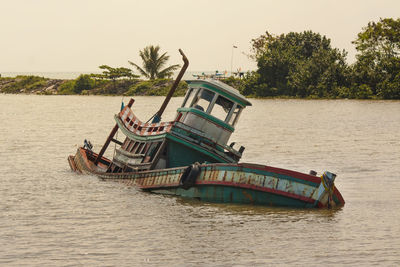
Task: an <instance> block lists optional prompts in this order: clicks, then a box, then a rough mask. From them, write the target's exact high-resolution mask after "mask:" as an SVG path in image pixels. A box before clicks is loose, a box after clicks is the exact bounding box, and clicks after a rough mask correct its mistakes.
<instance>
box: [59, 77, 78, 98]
mask: <svg viewBox="0 0 400 267" xmlns="http://www.w3.org/2000/svg"><path fill="white" fill-rule="evenodd" d="M74 88H75V80H67V81H65V82H64V83H62V84H61V85H60V87H58V94H59V95H75V94H76V93H75V91H74Z"/></svg>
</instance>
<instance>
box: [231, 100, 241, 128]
mask: <svg viewBox="0 0 400 267" xmlns="http://www.w3.org/2000/svg"><path fill="white" fill-rule="evenodd" d="M241 111H242V107H241V106H239V105H236V107H235V109H234V110H233V112H232V116H231V117H230V118H229V121H228V123H229V124H230V125H232V126H235V124H236V123H237V121H238V120H239V116H240V113H241Z"/></svg>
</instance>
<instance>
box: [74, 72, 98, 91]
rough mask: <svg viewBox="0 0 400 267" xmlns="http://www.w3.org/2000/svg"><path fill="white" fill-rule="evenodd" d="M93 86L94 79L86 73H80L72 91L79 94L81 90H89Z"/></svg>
mask: <svg viewBox="0 0 400 267" xmlns="http://www.w3.org/2000/svg"><path fill="white" fill-rule="evenodd" d="M93 87H94V80H93V79H92V78H91V77H90V75H87V74H81V75H79V77H78V78H76V80H75V83H74V92H75V93H76V94H80V93H81V92H82V91H83V90H87V91H88V90H91V89H93Z"/></svg>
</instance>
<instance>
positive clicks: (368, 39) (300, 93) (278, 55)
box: [227, 18, 400, 99]
mask: <svg viewBox="0 0 400 267" xmlns="http://www.w3.org/2000/svg"><path fill="white" fill-rule="evenodd" d="M352 43H353V44H354V45H355V48H356V50H357V55H356V62H355V63H354V64H351V65H349V64H347V62H346V57H347V52H346V51H345V50H339V49H337V48H333V47H332V45H331V41H330V39H328V38H327V37H326V36H322V35H321V34H319V33H314V32H312V31H304V32H300V33H299V32H290V33H288V34H281V35H278V36H275V35H272V34H270V33H269V32H266V33H265V34H263V35H261V36H259V37H258V38H256V39H253V40H252V41H251V45H252V51H251V54H250V57H251V58H252V59H254V60H255V61H256V62H257V70H256V71H253V72H248V73H247V74H246V75H245V78H244V79H242V80H240V81H238V80H237V79H228V80H227V82H229V83H231V84H235V85H236V86H237V87H239V90H240V91H241V92H242V93H243V94H244V95H248V96H254V97H276V96H288V97H299V98H358V99H371V98H376V99H400V57H399V52H400V19H396V20H395V19H392V18H385V19H380V20H379V21H378V22H370V23H368V25H367V26H366V27H364V28H363V29H362V31H361V32H360V33H358V35H357V38H356V39H355V40H354V41H353V42H352Z"/></svg>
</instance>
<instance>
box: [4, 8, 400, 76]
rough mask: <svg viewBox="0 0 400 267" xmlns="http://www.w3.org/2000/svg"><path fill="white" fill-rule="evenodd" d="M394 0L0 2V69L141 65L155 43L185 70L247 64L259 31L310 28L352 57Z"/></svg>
mask: <svg viewBox="0 0 400 267" xmlns="http://www.w3.org/2000/svg"><path fill="white" fill-rule="evenodd" d="M399 15H400V0H376V1H372V0H346V1H341V0H335V1H324V0H307V1H306V0H303V1H300V0H293V1H289V0H274V1H267V0H264V1H258V0H247V1H235V0H229V1H225V0H220V1H218V0H213V1H208V0H196V1H190V0H181V1H179V0H164V1H156V0H152V1H134V0H130V1H128V0H107V1H106V0H0V38H1V39H0V72H49V71H55V72H58V71H76V72H80V71H88V72H90V71H96V70H98V68H97V67H98V66H99V65H102V64H107V65H110V66H114V67H119V66H125V67H129V66H130V65H129V64H128V62H127V61H128V60H131V61H134V62H137V63H141V61H140V58H139V55H138V52H139V50H140V49H142V48H143V47H145V46H147V45H150V44H153V45H160V46H161V49H162V50H163V51H166V52H168V54H169V55H170V56H171V60H170V63H171V64H173V63H174V64H176V63H179V64H181V58H180V55H179V53H178V48H182V49H183V50H184V51H185V53H186V55H187V57H188V58H189V61H190V67H189V70H190V71H199V70H220V71H223V70H228V71H229V70H230V66H231V57H232V56H231V54H232V44H235V45H236V46H237V47H238V48H237V49H235V50H234V56H233V66H234V69H236V68H238V67H241V68H242V69H244V70H246V69H254V68H255V63H254V62H252V61H251V60H249V59H248V58H247V57H246V56H245V55H244V54H243V53H248V52H249V49H250V40H251V39H252V38H256V37H258V36H259V35H261V34H263V33H265V31H266V30H268V31H269V32H270V33H274V34H281V33H287V32H290V31H304V30H312V31H314V32H319V33H321V34H323V35H326V36H327V37H329V38H330V39H331V40H332V45H333V46H334V47H337V48H340V49H346V50H347V51H348V52H349V56H348V61H349V62H353V61H354V56H355V49H354V46H353V45H352V44H351V41H352V40H354V39H355V38H356V35H357V33H358V32H360V31H361V29H362V27H364V26H366V25H367V23H368V22H369V21H377V20H379V18H380V17H382V18H384V17H392V18H397V17H398V16H399Z"/></svg>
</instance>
